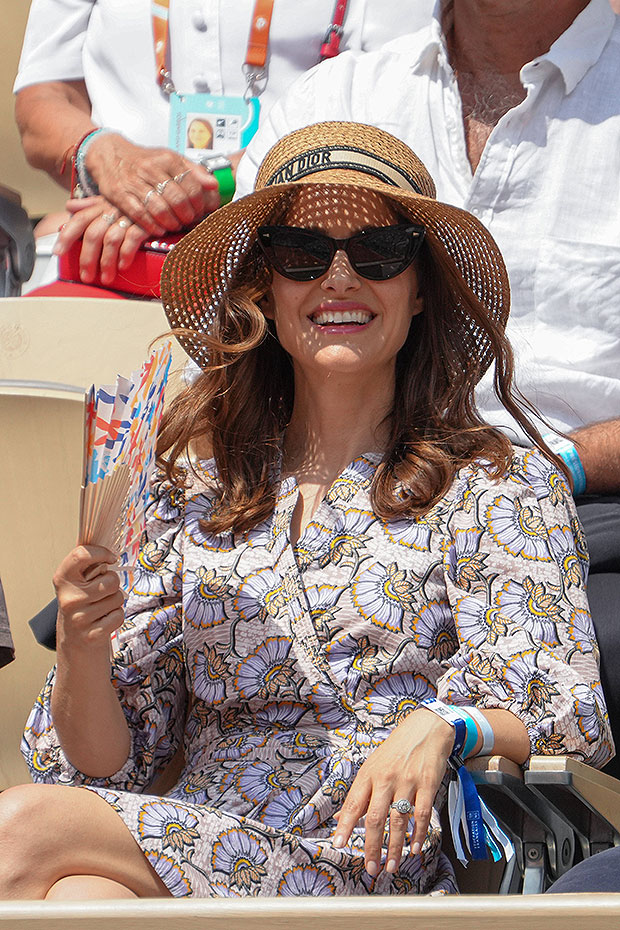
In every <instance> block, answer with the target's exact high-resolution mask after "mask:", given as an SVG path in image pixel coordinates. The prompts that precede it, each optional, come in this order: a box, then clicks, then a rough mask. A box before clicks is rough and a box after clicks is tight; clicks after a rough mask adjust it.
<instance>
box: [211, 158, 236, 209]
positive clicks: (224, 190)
mask: <svg viewBox="0 0 620 930" xmlns="http://www.w3.org/2000/svg"><path fill="white" fill-rule="evenodd" d="M213 177H214V178H215V180H216V181H217V187H218V190H219V192H220V206H223V205H224V204H225V203H230V201H231V200H232V199H233V196H234V194H235V177H234V175H233V172H232V168H231V166H230V164H228V165H227V166H226V167H224V168H216V169H215V171H214V172H213Z"/></svg>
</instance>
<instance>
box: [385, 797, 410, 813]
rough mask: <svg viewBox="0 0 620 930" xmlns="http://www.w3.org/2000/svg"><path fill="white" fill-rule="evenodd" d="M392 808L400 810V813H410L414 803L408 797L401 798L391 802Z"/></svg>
mask: <svg viewBox="0 0 620 930" xmlns="http://www.w3.org/2000/svg"><path fill="white" fill-rule="evenodd" d="M390 808H393V809H394V810H395V811H398V813H399V814H410V813H411V811H412V810H413V804H412V803H411V801H408V800H407V798H401V799H400V800H399V801H394V802H393V803H392V804H390Z"/></svg>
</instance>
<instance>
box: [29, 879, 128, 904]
mask: <svg viewBox="0 0 620 930" xmlns="http://www.w3.org/2000/svg"><path fill="white" fill-rule="evenodd" d="M137 897H138V896H137V895H135V894H134V893H133V891H130V890H129V888H127V887H126V886H125V885H121V884H120V882H113V881H111V880H110V879H109V878H100V877H99V876H98V875H69V876H67V878H61V879H60V881H58V882H56V884H55V885H52V887H51V888H50V890H49V891H48V892H47V894H46V895H45V900H46V901H87V900H91V899H96V900H98V901H102V900H103V899H104V898H134V900H135V898H137Z"/></svg>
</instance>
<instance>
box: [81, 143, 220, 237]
mask: <svg viewBox="0 0 620 930" xmlns="http://www.w3.org/2000/svg"><path fill="white" fill-rule="evenodd" d="M85 167H86V168H87V170H88V172H89V173H90V175H91V177H92V178H93V180H94V181H95V183H96V184H97V187H98V188H99V193H100V194H101V195H102V196H103V197H105V198H106V200H108V201H109V202H110V203H111V204H114V206H115V207H116V208H117V210H119V211H120V213H121V214H123V215H124V216H127V217H128V218H129V219H130V220H131V221H132V223H136V224H137V225H138V226H140V227H141V228H142V229H143V230H145V232H148V233H150V234H151V235H152V236H161V235H163V234H164V233H165V232H166V231H177V230H179V229H182V228H183V227H185V226H190V225H191V224H192V223H195V222H196V221H197V220H199V219H202V218H203V217H204V216H205V215H206V214H207V213H211V212H212V211H213V210H216V209H217V207H219V205H220V200H219V193H218V189H217V182H216V180H215V178H214V177H213V176H212V175H211V174H209V172H208V171H206V170H205V169H204V168H203V167H202V166H200V165H197V164H194V162H192V161H189V159H187V158H184V157H183V156H182V155H180V154H179V153H178V152H174V151H172V150H171V149H166V148H147V147H145V146H142V145H135V144H134V143H133V142H130V141H129V140H128V139H125V138H124V137H123V136H121V135H120V134H118V133H115V132H106V133H101V134H100V135H98V136H96V137H95V138H93V140H92V142H91V144H90V145H89V146H88V150H87V152H86V158H85Z"/></svg>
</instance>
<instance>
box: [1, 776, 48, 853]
mask: <svg viewBox="0 0 620 930" xmlns="http://www.w3.org/2000/svg"><path fill="white" fill-rule="evenodd" d="M53 791H54V786H52V785H18V786H16V787H14V788H7V789H6V790H5V791H3V792H2V793H1V794H0V842H1V841H2V840H4V839H8V838H14V837H15V836H16V835H24V834H30V833H31V830H32V828H36V826H37V825H38V823H40V821H41V820H42V819H45V812H46V810H48V809H49V806H50V804H51V802H52V797H51V792H53ZM26 826H27V827H28V829H25V827H26Z"/></svg>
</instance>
